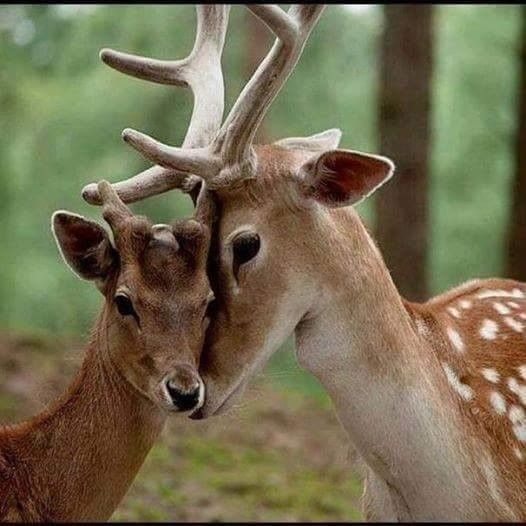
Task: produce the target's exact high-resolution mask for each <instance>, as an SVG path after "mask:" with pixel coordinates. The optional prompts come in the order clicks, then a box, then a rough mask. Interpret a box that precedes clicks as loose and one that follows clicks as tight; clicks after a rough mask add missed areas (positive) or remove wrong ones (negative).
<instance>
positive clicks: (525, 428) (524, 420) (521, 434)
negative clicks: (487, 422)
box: [508, 405, 526, 442]
mask: <svg viewBox="0 0 526 526" xmlns="http://www.w3.org/2000/svg"><path fill="white" fill-rule="evenodd" d="M508 416H509V418H510V420H511V423H512V424H513V432H514V433H515V436H516V437H517V438H518V439H519V440H520V441H521V442H526V414H525V413H524V409H523V408H522V407H520V406H518V405H512V406H511V407H510V410H509V413H508Z"/></svg>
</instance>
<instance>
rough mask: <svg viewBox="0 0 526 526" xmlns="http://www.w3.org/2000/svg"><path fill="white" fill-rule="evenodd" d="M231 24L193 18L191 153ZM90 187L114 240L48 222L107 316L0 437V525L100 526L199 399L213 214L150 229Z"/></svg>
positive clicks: (203, 14) (219, 13) (201, 211)
mask: <svg viewBox="0 0 526 526" xmlns="http://www.w3.org/2000/svg"><path fill="white" fill-rule="evenodd" d="M228 14H229V9H228V7H226V6H215V5H209V6H200V7H199V8H198V9H197V32H196V39H195V43H194V48H193V50H192V52H191V53H190V55H189V56H188V57H187V59H186V60H185V62H184V64H185V69H186V72H183V73H182V74H181V82H183V79H185V78H187V77H189V76H190V75H191V76H192V79H194V80H191V81H190V82H191V83H192V82H195V81H197V80H198V79H200V80H201V81H200V82H199V85H198V87H200V86H201V85H202V86H206V89H205V90H201V91H199V92H198V94H199V93H200V94H201V95H199V99H200V101H201V102H200V104H198V105H196V108H195V110H196V111H195V112H194V114H193V116H192V120H191V126H190V127H189V129H188V131H187V134H186V138H185V140H186V141H187V143H188V144H189V145H191V146H195V145H198V144H206V143H207V141H208V140H210V138H211V136H213V134H214V133H215V131H217V130H216V128H217V127H218V126H219V123H218V119H217V115H214V112H213V111H212V108H211V107H210V106H209V105H208V106H206V107H205V106H204V105H203V104H204V103H205V102H206V99H205V98H204V96H205V94H206V93H207V90H210V91H211V92H222V89H223V81H222V77H221V72H220V71H218V72H217V73H218V75H217V76H216V77H215V78H212V77H211V76H210V75H209V71H208V69H207V68H205V67H204V65H205V64H215V63H218V62H219V60H220V56H221V53H222V49H223V44H224V37H225V32H226V27H227V21H228ZM184 82H186V81H184ZM217 112H219V113H221V114H222V109H221V108H219V106H218V107H217V108H216V114H217ZM176 179H177V178H176ZM177 180H178V181H179V183H183V182H184V179H183V178H180V177H179V178H178V179H177ZM179 183H177V182H176V181H175V180H172V181H171V185H172V186H173V185H175V186H177V184H179ZM96 188H97V195H98V196H99V197H100V204H102V215H103V217H104V219H105V221H106V222H107V223H108V225H109V226H110V229H111V233H112V235H113V241H112V239H111V237H110V234H109V232H107V231H106V229H105V228H103V227H102V226H101V225H99V224H98V223H97V222H95V221H92V220H90V219H87V218H85V217H83V216H80V215H77V214H73V213H71V212H66V211H57V212H55V213H54V214H53V216H52V230H53V233H54V236H55V239H56V242H57V245H58V247H59V250H60V252H61V254H62V256H63V259H64V260H65V262H66V264H67V265H68V266H69V267H70V268H71V269H72V270H73V272H74V273H75V274H76V275H77V276H78V277H80V278H82V279H84V280H88V281H91V282H93V283H94V285H95V286H96V287H97V289H98V290H99V291H100V292H101V293H102V295H103V297H104V302H103V306H102V309H101V311H100V313H99V315H98V317H97V319H96V322H95V325H94V327H93V329H92V332H91V337H90V340H89V343H88V344H87V347H86V351H85V356H84V360H83V363H82V365H81V367H80V370H79V371H78V373H77V374H76V376H75V378H74V379H73V381H72V383H71V385H70V386H69V388H68V389H67V391H66V392H65V393H64V394H63V395H62V396H61V397H59V398H58V399H57V400H55V401H54V402H53V403H52V404H50V405H49V406H48V408H47V409H46V410H44V411H43V412H42V413H41V414H39V415H37V416H35V417H33V418H31V419H29V420H28V421H25V422H21V423H17V424H14V425H10V426H8V425H4V426H0V521H24V522H36V521H46V522H48V521H86V520H89V521H99V520H106V519H108V518H109V517H110V516H111V514H112V513H113V511H114V510H115V508H116V507H117V505H118V504H119V503H120V501H121V500H122V498H123V497H124V495H125V493H126V491H127V490H128V488H129V486H130V485H131V483H132V482H133V480H134V478H135V476H136V474H137V472H138V470H139V469H140V467H141V465H142V464H143V462H144V460H145V458H146V456H147V454H148V452H149V451H150V449H151V447H152V446H153V444H154V443H155V441H156V439H157V437H158V436H159V435H160V433H161V432H162V429H163V427H164V423H165V421H166V419H167V418H168V416H169V415H175V414H180V415H185V414H189V413H190V412H192V411H194V410H195V409H198V408H199V407H200V405H201V404H202V403H203V400H204V392H205V391H204V389H205V386H204V383H203V381H202V379H201V378H200V375H199V372H198V360H199V353H200V350H201V348H202V344H203V338H204V333H205V329H206V326H207V323H208V320H209V316H208V314H207V309H208V305H209V304H210V302H211V301H212V299H213V293H212V291H211V288H210V282H209V280H208V277H207V274H206V261H207V254H208V248H209V237H210V233H209V229H208V226H207V225H208V224H209V222H210V221H209V219H208V217H209V215H210V214H211V211H212V209H211V208H210V205H211V204H212V203H211V202H209V203H208V204H207V203H203V206H200V207H199V208H198V209H197V211H196V214H195V215H194V217H193V218H190V219H179V220H176V221H173V222H172V223H170V224H152V222H151V221H150V220H148V219H147V218H146V217H144V216H137V215H134V214H133V213H132V211H131V210H130V209H129V208H128V207H127V206H126V205H125V204H124V202H123V201H122V200H121V199H120V198H119V196H118V194H117V193H116V192H115V190H114V189H113V188H112V186H111V185H110V184H109V183H108V182H106V181H101V182H99V183H98V184H97V185H96Z"/></svg>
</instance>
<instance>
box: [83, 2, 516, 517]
mask: <svg viewBox="0 0 526 526" xmlns="http://www.w3.org/2000/svg"><path fill="white" fill-rule="evenodd" d="M248 8H249V9H250V10H251V11H252V12H253V13H255V14H256V15H257V16H258V17H259V18H260V19H261V20H262V21H263V22H264V23H265V24H267V26H268V27H269V28H270V29H271V30H272V31H273V32H274V33H275V35H276V36H277V40H276V42H275V44H274V46H273V47H272V49H271V51H270V52H269V54H268V55H267V57H266V58H265V59H264V60H263V62H262V63H261V65H260V66H259V68H258V69H257V71H256V72H255V73H254V76H253V77H252V79H251V80H250V82H249V83H248V84H247V85H246V87H245V88H244V90H243V91H242V93H241V95H240V96H239V98H238V100H237V102H236V103H235V105H234V107H233V109H232V110H231V112H230V114H229V115H228V117H227V119H226V121H225V123H224V124H223V126H222V127H221V129H220V131H219V132H218V134H217V135H216V137H215V140H214V141H213V142H212V143H211V144H210V145H209V146H207V147H206V148H194V149H191V150H190V151H189V150H188V149H186V148H173V147H169V146H165V145H163V144H161V143H158V142H157V141H155V140H154V139H152V138H150V137H148V136H145V135H143V134H140V133H138V132H135V131H131V130H127V131H125V132H124V139H125V140H126V141H127V142H129V143H131V145H132V146H134V147H135V148H136V149H137V150H139V151H140V152H141V153H142V154H144V155H145V156H146V157H147V158H148V159H150V160H152V161H154V162H156V163H158V164H159V165H161V166H163V167H165V169H171V170H177V171H178V172H180V173H187V174H189V175H190V177H189V179H188V185H191V184H192V183H194V182H195V181H196V176H198V177H200V178H202V179H203V180H204V181H205V185H206V187H205V188H204V189H203V190H202V192H203V193H202V197H203V201H202V202H203V203H204V202H205V198H206V199H213V200H214V201H216V203H217V205H218V217H217V220H216V223H215V225H214V228H213V233H212V245H211V257H210V258H209V268H210V276H211V279H212V287H213V288H214V291H215V294H216V298H217V300H216V303H215V314H214V316H213V318H212V322H211V325H210V327H209V330H208V332H207V338H206V342H205V347H204V351H203V355H202V358H201V366H200V371H201V374H202V377H203V379H204V381H205V384H206V386H207V396H206V401H205V404H204V406H203V407H202V408H201V409H200V410H199V411H198V412H196V413H194V415H193V416H194V417H195V418H204V417H207V416H210V415H213V414H218V413H220V412H223V411H224V410H225V409H226V408H228V407H229V406H231V405H232V403H233V401H234V400H235V398H237V397H238V396H239V394H240V393H241V392H242V391H243V388H244V387H245V386H246V384H247V382H248V381H249V379H250V378H251V376H253V374H254V372H255V371H256V369H257V368H259V367H261V366H262V365H263V364H264V363H265V362H266V360H267V359H268V357H269V356H270V355H271V354H272V353H273V352H275V351H276V349H278V348H279V346H280V345H281V344H282V343H283V341H284V340H285V339H286V338H287V336H288V335H289V334H291V333H294V336H295V346H296V353H297V357H298V360H299V362H300V363H301V364H302V365H303V366H304V367H305V368H306V369H308V370H309V371H311V372H312V373H313V374H314V375H315V376H316V377H317V378H318V379H319V380H320V381H321V383H322V384H323V385H324V387H325V389H326V390H327V392H328V393H329V395H330V397H331V398H332V401H333V403H334V405H335V408H336V411H337V413H338V416H339V419H340V421H341V423H342V425H343V426H344V427H345V429H346V430H347V432H348V434H349V437H350V440H351V441H352V443H353V444H354V446H355V448H356V450H357V451H358V452H359V454H360V456H361V458H362V459H363V462H364V464H365V470H366V474H365V478H366V481H365V491H364V513H365V517H366V518H367V519H370V520H433V519H434V520H497V519H500V520H503V519H514V520H520V519H522V520H524V519H526V499H525V497H526V476H525V475H526V412H525V406H526V340H525V338H524V335H525V334H526V285H525V284H523V283H517V282H514V281H510V280H500V279H489V280H476V281H472V282H469V283H466V284H464V285H462V286H460V287H458V288H456V289H453V290H451V291H449V292H447V293H445V294H443V295H441V296H438V297H436V298H434V299H432V300H431V301H429V302H427V303H423V304H416V303H410V302H407V301H405V300H404V299H403V298H402V297H401V296H400V294H399V293H398V291H397V290H396V287H395V285H394V284H393V281H392V280H391V277H390V275H389V272H388V270H387V268H386V266H385V264H384V262H383V260H382V257H381V254H380V252H379V251H378V249H377V247H376V245H375V243H374V242H373V240H372V239H371V237H370V235H369V234H368V232H367V231H366V229H365V227H364V226H363V224H362V222H361V220H360V218H359V216H358V214H357V213H356V212H355V210H354V209H353V208H352V206H351V205H354V204H355V203H357V202H359V201H360V200H362V199H364V198H365V197H367V196H368V195H369V194H371V193H372V192H373V191H374V190H375V189H377V188H378V187H379V186H380V185H382V184H383V183H384V182H385V181H387V180H388V179H389V178H390V176H391V175H392V173H393V164H392V162H391V161H390V160H388V159H386V158H384V157H380V156H376V155H370V154H366V153H361V152H356V151H350V150H341V149H337V147H338V143H339V139H340V132H339V131H338V130H328V131H326V132H323V133H321V134H317V135H314V136H312V137H307V138H289V139H283V140H281V141H278V142H276V143H274V144H271V145H262V146H259V145H253V144H252V141H253V138H254V135H255V132H256V129H257V127H258V125H259V123H260V122H261V120H262V118H263V116H264V114H265V112H266V111H267V109H268V107H269V105H270V103H271V102H272V100H273V99H274V97H275V96H276V94H277V93H278V91H279V89H280V88H281V87H282V85H283V84H284V82H285V80H286V78H287V77H288V75H289V74H290V72H291V71H292V69H293V68H294V66H295V64H296V62H297V60H298V58H299V56H300V54H301V51H302V49H303V46H304V44H305V41H306V39H307V37H308V35H309V33H310V31H311V29H312V28H313V26H314V24H315V23H316V21H317V19H318V18H319V16H320V14H321V12H322V9H323V8H322V7H320V6H316V5H303V6H293V7H291V8H290V9H289V11H288V13H285V12H284V11H282V10H281V9H280V8H279V7H275V6H269V5H249V6H248ZM116 56H118V55H117V54H115V52H111V51H110V52H107V55H106V57H107V62H109V63H110V65H115V64H114V59H113V58H111V57H116ZM119 69H121V70H125V71H126V72H127V73H130V74H132V75H136V76H143V77H144V71H148V75H149V76H150V77H151V78H153V79H154V80H155V79H156V78H158V77H161V76H162V75H163V71H164V69H163V65H162V64H159V63H158V62H154V61H151V60H150V59H142V58H139V57H128V58H127V60H126V67H122V65H121V67H120V68H119ZM153 170H158V171H159V170H160V168H158V167H157V168H154V169H153ZM134 181H141V183H142V184H143V185H145V186H147V187H148V188H149V189H154V190H153V191H148V192H143V191H142V190H141V189H140V188H137V187H136V186H132V185H130V184H129V183H127V182H122V183H119V185H118V186H117V188H118V190H119V192H121V195H123V196H124V197H126V198H127V199H132V198H133V199H140V198H142V197H144V196H146V195H151V194H152V193H159V192H162V191H164V190H165V189H166V187H169V186H170V181H169V178H168V177H166V176H164V175H163V174H162V173H159V172H157V173H156V174H152V173H151V171H148V172H144V173H142V174H139V175H138V176H136V178H135V179H134ZM84 195H85V197H86V198H87V199H88V200H90V201H94V200H95V199H96V194H95V192H94V189H93V187H88V188H86V190H85V193H84Z"/></svg>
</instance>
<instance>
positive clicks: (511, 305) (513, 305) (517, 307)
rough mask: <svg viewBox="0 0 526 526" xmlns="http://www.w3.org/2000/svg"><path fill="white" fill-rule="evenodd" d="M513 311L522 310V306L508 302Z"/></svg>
mask: <svg viewBox="0 0 526 526" xmlns="http://www.w3.org/2000/svg"><path fill="white" fill-rule="evenodd" d="M506 303H507V304H508V305H509V306H510V307H511V308H512V309H520V308H521V306H520V305H519V304H518V303H515V302H514V301H508V302H506Z"/></svg>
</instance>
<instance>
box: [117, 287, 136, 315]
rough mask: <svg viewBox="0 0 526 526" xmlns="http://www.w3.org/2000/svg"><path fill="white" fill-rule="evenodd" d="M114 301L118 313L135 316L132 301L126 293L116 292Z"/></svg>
mask: <svg viewBox="0 0 526 526" xmlns="http://www.w3.org/2000/svg"><path fill="white" fill-rule="evenodd" d="M114 301H115V305H116V306H117V310H118V311H119V314H120V315H122V316H136V314H135V309H134V308H133V303H132V301H131V299H130V298H129V297H128V296H127V295H126V294H124V293H122V292H118V293H117V294H115V298H114Z"/></svg>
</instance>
